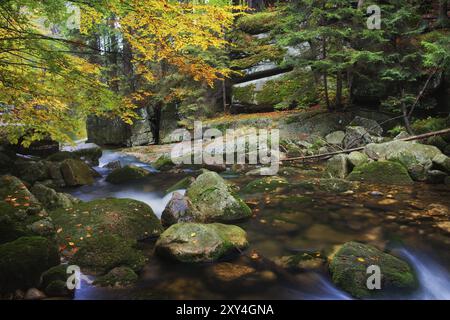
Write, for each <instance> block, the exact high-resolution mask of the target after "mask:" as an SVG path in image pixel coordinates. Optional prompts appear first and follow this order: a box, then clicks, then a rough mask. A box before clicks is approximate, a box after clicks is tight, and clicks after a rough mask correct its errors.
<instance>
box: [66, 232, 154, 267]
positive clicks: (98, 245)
mask: <svg viewBox="0 0 450 320" xmlns="http://www.w3.org/2000/svg"><path fill="white" fill-rule="evenodd" d="M135 246H136V241H131V240H125V239H123V238H121V237H119V236H115V235H101V236H98V237H95V238H91V239H88V240H86V241H85V243H83V245H82V246H81V247H80V249H79V250H78V251H77V253H76V254H75V255H74V257H73V259H72V260H71V263H73V264H76V265H79V266H80V267H81V268H85V269H86V270H88V271H89V272H94V273H105V272H108V271H109V270H111V269H113V268H115V267H119V266H127V267H130V268H131V269H133V270H135V271H139V270H141V269H142V268H143V267H144V265H145V261H146V258H145V256H144V254H143V253H142V252H141V251H139V250H137V249H135V248H134V247H135Z"/></svg>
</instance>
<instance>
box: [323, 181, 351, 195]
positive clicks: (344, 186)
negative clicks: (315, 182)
mask: <svg viewBox="0 0 450 320" xmlns="http://www.w3.org/2000/svg"><path fill="white" fill-rule="evenodd" d="M354 188H355V183H352V182H350V181H347V180H344V179H337V178H331V179H319V186H318V189H319V190H322V191H326V192H345V191H348V190H352V189H354Z"/></svg>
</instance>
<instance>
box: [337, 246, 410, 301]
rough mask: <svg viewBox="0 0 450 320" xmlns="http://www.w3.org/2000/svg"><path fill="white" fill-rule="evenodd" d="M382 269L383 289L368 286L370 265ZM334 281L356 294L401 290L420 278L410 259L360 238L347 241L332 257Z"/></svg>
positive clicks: (407, 289) (358, 296) (375, 293)
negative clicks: (416, 274)
mask: <svg viewBox="0 0 450 320" xmlns="http://www.w3.org/2000/svg"><path fill="white" fill-rule="evenodd" d="M371 265H377V266H379V267H380V269H381V290H369V289H368V288H367V278H368V276H369V275H368V274H367V268H368V267H369V266H371ZM329 268H330V272H331V276H332V280H333V282H334V283H335V284H336V285H337V286H338V287H340V288H342V289H343V290H345V291H347V292H348V293H350V294H351V295H352V296H354V297H356V298H371V297H374V296H377V295H383V294H385V295H387V294H401V293H405V292H410V291H412V290H414V289H415V288H417V279H416V277H415V274H414V272H413V270H412V268H411V267H410V266H409V265H408V263H406V262H404V261H403V260H400V259H399V258H397V257H394V256H392V255H390V254H387V253H384V252H382V251H380V250H378V249H377V248H375V247H372V246H369V245H365V244H362V243H358V242H347V243H345V244H344V245H343V246H342V247H341V248H340V249H339V250H338V251H337V252H336V253H335V255H334V256H333V257H332V258H331V261H330V265H329Z"/></svg>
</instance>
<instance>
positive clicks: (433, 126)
mask: <svg viewBox="0 0 450 320" xmlns="http://www.w3.org/2000/svg"><path fill="white" fill-rule="evenodd" d="M448 127H450V117H447V118H433V117H428V118H426V119H420V120H416V121H414V123H413V124H412V129H413V131H414V133H416V134H423V133H428V132H433V131H439V130H443V129H447V128H448Z"/></svg>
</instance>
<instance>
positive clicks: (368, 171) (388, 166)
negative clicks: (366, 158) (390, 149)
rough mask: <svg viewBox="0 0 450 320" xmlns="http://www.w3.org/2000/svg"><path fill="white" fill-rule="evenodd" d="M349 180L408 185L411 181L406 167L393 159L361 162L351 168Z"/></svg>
mask: <svg viewBox="0 0 450 320" xmlns="http://www.w3.org/2000/svg"><path fill="white" fill-rule="evenodd" d="M347 179H348V180H351V181H364V182H369V183H380V184H396V185H409V184H412V183H413V181H412V179H411V177H410V176H409V174H408V170H406V168H405V167H404V166H403V165H401V164H399V163H397V162H393V161H374V162H369V163H365V164H362V165H360V166H357V167H355V168H354V169H353V171H352V172H351V173H350V175H349V176H348V177H347Z"/></svg>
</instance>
